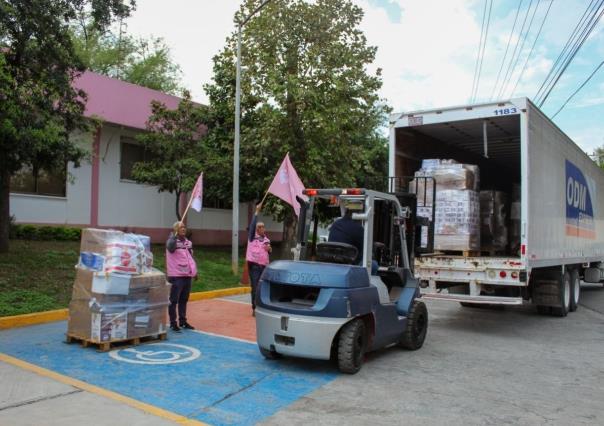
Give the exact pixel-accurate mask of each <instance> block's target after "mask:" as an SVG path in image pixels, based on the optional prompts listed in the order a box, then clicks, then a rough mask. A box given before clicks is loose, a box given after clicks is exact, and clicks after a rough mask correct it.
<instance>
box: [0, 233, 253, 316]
mask: <svg viewBox="0 0 604 426" xmlns="http://www.w3.org/2000/svg"><path fill="white" fill-rule="evenodd" d="M79 249H80V243H79V242H77V241H25V240H11V242H10V251H9V252H8V253H2V254H0V316H8V315H19V314H27V313H30V312H40V311H46V310H50V309H60V308H66V307H67V305H68V304H69V300H70V299H71V288H72V286H73V280H74V277H75V269H74V265H75V264H76V263H77V261H78V255H79ZM152 250H153V257H154V262H153V265H154V266H155V267H156V268H158V269H160V270H162V271H165V257H164V246H163V245H154V246H153V249H152ZM239 258H240V271H241V268H242V265H243V259H242V256H241V255H240V256H239ZM195 260H196V261H197V267H198V270H199V277H198V279H197V280H196V281H195V282H194V283H193V291H205V290H215V289H220V288H229V287H237V286H239V277H236V276H234V275H233V274H232V273H231V250H230V248H220V249H218V248H209V247H196V248H195Z"/></svg>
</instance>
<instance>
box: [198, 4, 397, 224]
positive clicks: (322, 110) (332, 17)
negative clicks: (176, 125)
mask: <svg viewBox="0 0 604 426" xmlns="http://www.w3.org/2000/svg"><path fill="white" fill-rule="evenodd" d="M259 4H260V1H259V0H246V1H245V2H244V3H243V5H242V6H241V8H240V10H239V11H238V12H237V14H236V19H237V20H240V19H242V18H244V17H247V16H248V15H249V14H250V12H251V11H253V10H254V9H255V8H256V7H258V5H259ZM362 17H363V11H362V9H361V8H359V7H358V6H356V5H354V4H353V3H352V2H351V1H349V0H317V1H315V2H307V1H303V0H274V1H271V2H270V3H268V4H267V6H265V7H264V8H263V9H262V10H261V12H260V13H258V14H257V15H256V16H255V17H253V18H252V19H250V20H249V21H248V23H247V24H246V26H245V27H244V28H243V33H242V65H243V74H242V103H241V111H242V117H241V173H240V175H241V197H242V200H251V199H259V198H260V197H261V196H262V194H263V192H264V191H265V190H266V189H267V188H268V186H269V184H270V181H271V179H272V178H273V176H274V173H275V172H276V170H277V168H278V167H279V164H280V162H281V160H282V159H283V157H284V155H285V154H286V153H287V152H289V153H290V157H291V159H292V162H293V164H294V167H296V170H297V171H298V173H299V175H300V177H301V179H302V181H303V182H304V183H305V184H306V185H307V186H314V187H335V186H354V185H356V184H357V183H364V182H367V181H369V180H370V179H371V178H375V177H378V176H385V167H386V162H385V161H383V160H384V159H385V155H386V140H385V138H384V137H383V136H382V134H381V128H382V126H384V124H385V120H386V114H387V112H388V108H387V107H386V106H385V104H384V102H383V100H382V99H381V98H380V97H379V95H378V90H379V89H380V87H381V84H382V83H381V76H380V74H381V71H380V69H376V70H375V71H370V69H371V65H372V63H373V61H374V59H375V53H376V48H375V47H371V46H368V45H367V40H366V38H365V36H364V35H363V33H362V31H361V30H360V29H359V24H360V22H361V19H362ZM236 40H237V34H236V33H234V34H232V35H231V36H230V37H229V38H228V39H227V43H226V46H225V48H224V49H223V50H222V51H221V52H220V53H219V54H218V55H216V56H215V57H214V76H213V82H212V83H211V84H209V85H206V87H205V89H206V92H207V94H208V96H209V98H210V103H211V113H210V114H209V117H208V118H209V121H208V126H209V130H210V133H209V135H208V137H209V138H210V139H212V140H214V141H215V143H216V144H217V145H222V146H223V147H224V150H225V152H229V153H230V154H231V156H232V141H233V128H234V126H233V124H234V123H233V122H234V96H235V59H236V56H235V53H236ZM382 161H383V163H382ZM272 212H273V213H275V214H276V215H277V216H279V218H280V219H283V218H284V217H286V216H287V217H289V218H290V219H291V214H292V213H291V209H287V210H283V207H279V206H277V205H276V203H273V206H272ZM290 221H291V220H290Z"/></svg>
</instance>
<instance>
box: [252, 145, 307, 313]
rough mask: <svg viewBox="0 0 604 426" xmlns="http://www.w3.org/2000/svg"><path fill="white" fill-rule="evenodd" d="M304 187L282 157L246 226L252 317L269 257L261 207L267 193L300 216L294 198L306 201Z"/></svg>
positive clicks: (292, 168)
mask: <svg viewBox="0 0 604 426" xmlns="http://www.w3.org/2000/svg"><path fill="white" fill-rule="evenodd" d="M303 191H304V184H303V183H302V181H301V180H300V178H299V177H298V173H296V170H295V169H294V166H293V165H292V163H291V161H290V159H289V153H287V154H286V155H285V158H284V159H283V162H282V163H281V166H280V167H279V170H278V171H277V174H276V175H275V177H274V178H273V182H272V183H271V185H270V186H269V188H268V190H267V191H266V194H264V197H263V198H262V201H261V202H260V203H259V204H258V205H257V206H256V213H255V214H254V217H253V218H252V221H251V222H250V225H249V227H248V242H247V251H246V256H245V258H246V261H247V267H248V273H249V275H250V286H251V288H252V294H251V296H252V315H254V314H255V309H256V288H257V287H258V281H260V277H261V275H262V272H263V271H264V268H265V267H266V265H268V263H269V255H270V253H271V252H272V247H271V242H270V240H269V239H268V237H267V236H266V228H265V226H264V223H263V222H258V215H259V214H260V211H261V210H262V204H263V203H264V200H265V199H266V197H267V195H268V194H269V193H271V194H273V195H275V196H277V197H279V198H281V199H282V200H283V201H285V202H286V203H288V204H290V205H291V206H292V207H293V208H294V212H295V213H296V216H299V215H300V204H299V203H298V200H296V197H300V198H302V199H304V200H307V199H308V197H307V196H306V195H304V194H303Z"/></svg>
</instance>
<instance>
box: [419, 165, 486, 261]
mask: <svg viewBox="0 0 604 426" xmlns="http://www.w3.org/2000/svg"><path fill="white" fill-rule="evenodd" d="M415 178H416V179H415V181H416V182H417V183H416V191H417V203H418V204H417V215H418V216H423V217H426V218H429V219H430V220H431V219H432V217H434V250H437V251H443V252H461V253H460V254H462V253H463V255H464V256H468V255H471V254H473V253H474V252H478V251H480V196H479V191H478V189H479V170H478V166H475V165H472V164H460V163H458V162H456V161H455V160H441V159H430V160H423V162H422V168H421V169H420V170H419V171H417V172H416V173H415ZM426 178H430V179H429V180H426ZM433 200H434V203H433ZM433 208H435V209H436V210H435V211H434V212H433V211H432V209H433ZM422 228H425V227H422ZM426 229H427V228H425V229H422V234H421V245H422V247H424V246H425V244H427V231H426Z"/></svg>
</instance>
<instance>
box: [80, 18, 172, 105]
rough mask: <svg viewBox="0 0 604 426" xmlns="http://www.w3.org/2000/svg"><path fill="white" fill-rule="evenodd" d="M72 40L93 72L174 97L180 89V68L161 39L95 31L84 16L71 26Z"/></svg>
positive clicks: (119, 31) (89, 19) (85, 63)
mask: <svg viewBox="0 0 604 426" xmlns="http://www.w3.org/2000/svg"><path fill="white" fill-rule="evenodd" d="M72 39H73V43H74V46H75V49H76V52H77V54H78V56H79V57H80V59H81V60H82V62H83V63H84V65H85V66H86V67H87V68H88V69H90V70H92V71H94V72H98V73H99V74H104V75H107V76H109V77H114V78H119V79H121V80H124V81H128V82H130V83H134V84H138V85H140V86H145V87H148V88H150V89H155V90H160V91H162V92H166V93H171V94H174V95H176V94H179V93H180V92H181V90H182V89H181V87H180V78H181V70H180V67H179V66H178V65H177V64H175V63H174V62H173V61H172V58H171V55H170V48H169V47H168V46H167V45H166V43H165V41H164V40H163V39H162V38H161V37H151V38H149V39H145V38H135V37H133V36H131V35H128V34H124V33H122V32H121V30H118V31H117V32H116V31H111V30H108V29H106V30H99V29H95V27H94V26H93V23H92V22H91V17H90V15H89V14H84V15H83V16H81V17H80V18H79V20H78V21H77V23H76V24H74V25H73V26H72Z"/></svg>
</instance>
